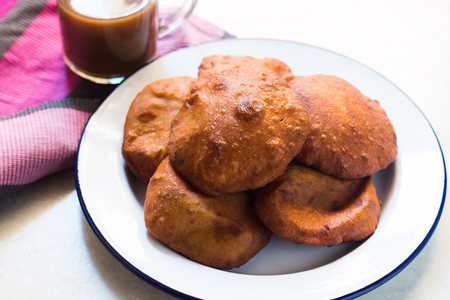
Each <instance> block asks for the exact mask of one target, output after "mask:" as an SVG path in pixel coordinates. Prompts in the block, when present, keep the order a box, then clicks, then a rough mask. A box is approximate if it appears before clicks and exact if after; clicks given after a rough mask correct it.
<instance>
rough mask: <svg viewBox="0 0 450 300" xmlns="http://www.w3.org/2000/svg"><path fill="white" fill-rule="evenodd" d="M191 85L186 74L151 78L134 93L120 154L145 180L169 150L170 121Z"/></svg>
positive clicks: (134, 171)
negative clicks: (154, 79) (135, 94)
mask: <svg viewBox="0 0 450 300" xmlns="http://www.w3.org/2000/svg"><path fill="white" fill-rule="evenodd" d="M192 85H193V79H191V78H188V77H176V78H169V79H162V80H157V81H154V82H152V83H151V84H149V85H147V86H146V87H145V88H144V89H143V90H142V91H141V92H140V93H139V94H138V95H137V96H136V98H135V99H134V100H133V102H132V104H131V106H130V109H129V110H128V114H127V118H126V121H125V128H124V139H123V145H122V154H123V157H124V158H125V162H126V164H127V166H128V167H129V168H130V170H131V171H132V172H133V173H134V174H135V175H136V176H137V177H138V178H140V179H141V180H142V181H144V182H146V183H147V182H148V180H149V179H150V177H151V176H152V174H153V172H154V171H155V170H156V168H157V167H158V165H159V163H160V162H161V161H162V160H163V158H164V157H166V156H167V154H168V150H167V144H168V141H169V132H170V124H171V122H172V119H173V118H174V116H175V114H176V113H177V112H178V111H179V109H180V107H181V106H182V104H183V102H184V101H185V100H186V99H187V98H188V97H189V95H190V93H191V88H192Z"/></svg>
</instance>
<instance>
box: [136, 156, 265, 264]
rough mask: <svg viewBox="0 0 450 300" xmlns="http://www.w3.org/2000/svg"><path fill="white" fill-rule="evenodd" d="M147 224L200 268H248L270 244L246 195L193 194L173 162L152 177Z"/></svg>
mask: <svg viewBox="0 0 450 300" xmlns="http://www.w3.org/2000/svg"><path fill="white" fill-rule="evenodd" d="M144 215H145V224H146V226H147V229H148V231H149V232H150V234H151V235H152V236H154V237H155V238H156V239H158V240H160V241H161V242H162V243H163V244H165V245H166V246H168V247H169V248H171V249H172V250H174V251H176V252H179V253H181V254H183V255H184V256H186V257H188V258H190V259H192V260H194V261H197V262H199V263H202V264H205V265H208V266H211V267H215V268H220V269H231V268H234V267H238V266H240V265H243V264H244V263H246V262H247V261H248V260H249V259H250V258H252V257H253V256H254V255H255V254H256V253H257V252H258V251H259V250H261V249H262V248H263V247H264V246H266V245H267V243H268V242H269V240H270V235H271V234H270V232H269V231H268V230H267V229H266V228H265V227H264V226H263V225H262V223H261V222H260V221H259V220H258V218H257V217H256V215H255V213H254V211H253V208H252V205H251V202H250V199H249V198H248V196H247V194H245V193H238V194H232V195H224V196H220V197H209V196H206V195H202V194H200V193H198V192H196V191H193V190H192V189H191V188H190V187H189V186H188V185H187V184H186V183H185V182H184V181H183V180H182V179H181V178H179V177H178V176H177V174H176V173H175V171H174V170H173V169H172V167H171V165H170V163H169V159H168V158H166V159H165V160H163V162H162V163H161V164H160V166H159V167H158V169H157V170H156V172H155V174H154V175H153V176H152V178H151V180H150V182H149V185H148V188H147V195H146V199H145V205H144Z"/></svg>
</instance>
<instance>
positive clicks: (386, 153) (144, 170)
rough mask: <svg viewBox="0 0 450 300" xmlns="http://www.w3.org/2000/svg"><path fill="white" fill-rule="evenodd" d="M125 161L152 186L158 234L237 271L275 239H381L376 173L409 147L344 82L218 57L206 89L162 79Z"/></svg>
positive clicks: (139, 100)
mask: <svg viewBox="0 0 450 300" xmlns="http://www.w3.org/2000/svg"><path fill="white" fill-rule="evenodd" d="M122 152H123V156H124V158H125V161H126V163H127V166H128V167H129V169H130V170H131V171H132V172H133V173H134V174H135V175H136V176H137V177H138V178H140V179H141V180H142V181H144V182H148V187H147V193H146V199H145V205H144V217H145V224H146V226H147V229H148V231H149V233H150V235H151V236H153V237H154V238H156V239H158V240H159V241H160V242H162V243H163V244H165V245H166V246H167V247H169V248H171V249H172V250H174V251H176V252H178V253H181V254H183V255H184V256H186V257H188V258H190V259H192V260H194V261H197V262H199V263H202V264H205V265H208V266H212V267H216V268H220V269H230V268H234V267H238V266H240V265H242V264H244V263H246V262H247V261H248V260H250V259H251V258H252V257H253V256H254V255H256V253H257V252H258V251H260V250H261V249H262V248H263V247H264V246H266V245H267V244H268V242H269V240H270V236H271V234H272V233H274V234H276V235H277V236H279V237H281V238H284V239H287V240H290V241H292V242H296V243H301V244H307V245H317V246H331V245H336V244H339V243H342V242H349V241H359V240H363V239H365V238H367V237H369V236H370V235H371V234H372V233H373V232H374V231H375V229H376V227H377V224H378V219H379V216H380V201H379V199H378V198H377V194H376V191H375V187H374V185H373V183H372V180H371V175H372V174H374V173H376V172H378V171H379V170H382V169H384V168H386V167H387V166H388V165H389V164H390V163H391V162H393V161H394V160H395V157H396V154H397V146H396V136H395V132H394V129H393V127H392V125H391V123H390V121H389V119H388V117H387V115H386V113H385V112H384V110H383V109H382V108H381V106H380V105H379V103H378V102H377V101H376V100H371V99H369V98H368V97H366V96H364V95H363V94H362V93H361V92H360V91H359V90H358V89H356V88H355V87H353V86H352V85H351V84H350V83H348V82H346V81H345V80H343V79H340V78H338V77H335V76H328V75H312V76H300V77H295V76H294V75H293V74H292V72H291V70H290V69H289V67H288V66H287V65H286V64H284V63H283V62H281V61H279V60H276V59H269V58H264V59H257V58H252V57H239V56H209V57H205V58H204V59H203V61H202V63H201V65H200V67H199V71H198V78H197V79H191V78H187V77H176V78H169V79H162V80H158V81H154V82H152V83H150V84H149V85H147V86H146V87H145V88H144V89H143V90H142V91H141V92H140V93H139V94H138V95H137V97H136V98H135V100H134V101H133V103H132V104H131V107H130V109H129V111H128V115H127V119H126V124H125V129H124V142H123V148H122Z"/></svg>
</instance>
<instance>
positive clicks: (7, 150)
mask: <svg viewBox="0 0 450 300" xmlns="http://www.w3.org/2000/svg"><path fill="white" fill-rule="evenodd" d="M225 37H228V34H227V33H225V32H224V31H223V30H221V29H219V28H217V27H215V26H213V25H212V24H210V23H207V22H205V21H203V20H201V19H199V18H196V17H191V18H189V20H188V21H187V22H186V23H185V24H184V25H183V26H182V27H181V28H179V29H178V30H176V31H175V32H174V33H172V34H171V35H168V36H166V37H164V38H163V39H161V40H160V41H159V42H158V51H157V56H159V55H163V54H165V53H167V52H169V51H172V50H174V49H177V48H181V47H186V46H189V45H194V44H199V43H203V42H206V41H211V40H216V39H220V38H225ZM114 87H115V86H109V85H106V86H105V85H95V84H93V83H90V82H87V81H85V80H82V79H80V78H79V77H77V76H76V75H75V74H73V73H72V72H71V71H69V70H68V69H67V67H66V66H65V65H64V62H63V58H62V44H61V37H60V28H59V24H58V17H57V12H56V0H0V189H1V190H9V189H11V188H15V187H17V186H22V185H25V184H28V183H31V182H33V181H36V180H37V179H39V178H41V177H43V176H46V175H48V174H51V173H54V172H56V171H59V170H62V169H65V168H68V167H70V166H71V165H72V163H73V161H74V154H75V151H76V147H77V144H78V141H79V138H80V134H81V132H82V130H83V128H84V125H85V124H86V121H87V120H88V118H89V116H90V114H91V113H92V112H93V111H94V110H95V109H96V108H97V107H98V105H99V104H100V103H101V101H103V100H104V99H105V98H106V97H107V96H108V95H109V94H110V93H111V91H112V90H113V89H114Z"/></svg>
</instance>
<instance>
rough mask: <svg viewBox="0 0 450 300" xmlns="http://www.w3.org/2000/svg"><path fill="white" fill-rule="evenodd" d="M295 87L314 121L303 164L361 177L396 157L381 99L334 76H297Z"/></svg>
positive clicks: (302, 156)
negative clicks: (379, 101) (371, 96)
mask: <svg viewBox="0 0 450 300" xmlns="http://www.w3.org/2000/svg"><path fill="white" fill-rule="evenodd" d="M291 87H292V88H293V90H294V91H295V92H296V94H297V95H298V96H299V97H300V98H301V99H302V101H303V102H304V105H305V107H306V109H307V110H308V113H309V117H310V121H311V134H310V136H309V137H308V139H307V140H306V143H305V145H304V147H303V149H302V151H301V152H300V154H299V156H298V161H299V162H301V163H302V164H304V165H307V166H311V167H313V168H316V169H318V170H320V171H322V172H323V173H326V174H329V175H334V176H336V177H340V178H362V177H366V176H369V175H371V174H373V173H375V172H377V171H379V170H381V169H384V168H386V167H387V166H388V165H389V164H390V163H391V162H392V161H393V160H394V159H395V157H396V155H397V145H396V135H395V132H394V128H393V127H392V124H391V122H390V121H389V119H388V117H387V115H386V113H385V112H384V110H383V109H382V108H381V106H380V104H379V103H378V101H376V100H370V99H369V98H367V97H366V96H364V95H363V94H361V92H360V91H359V90H358V89H356V88H355V87H353V86H352V85H351V84H349V83H348V82H347V81H345V80H343V79H340V78H338V77H335V76H327V75H313V76H305V77H296V78H295V79H294V80H292V81H291Z"/></svg>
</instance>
